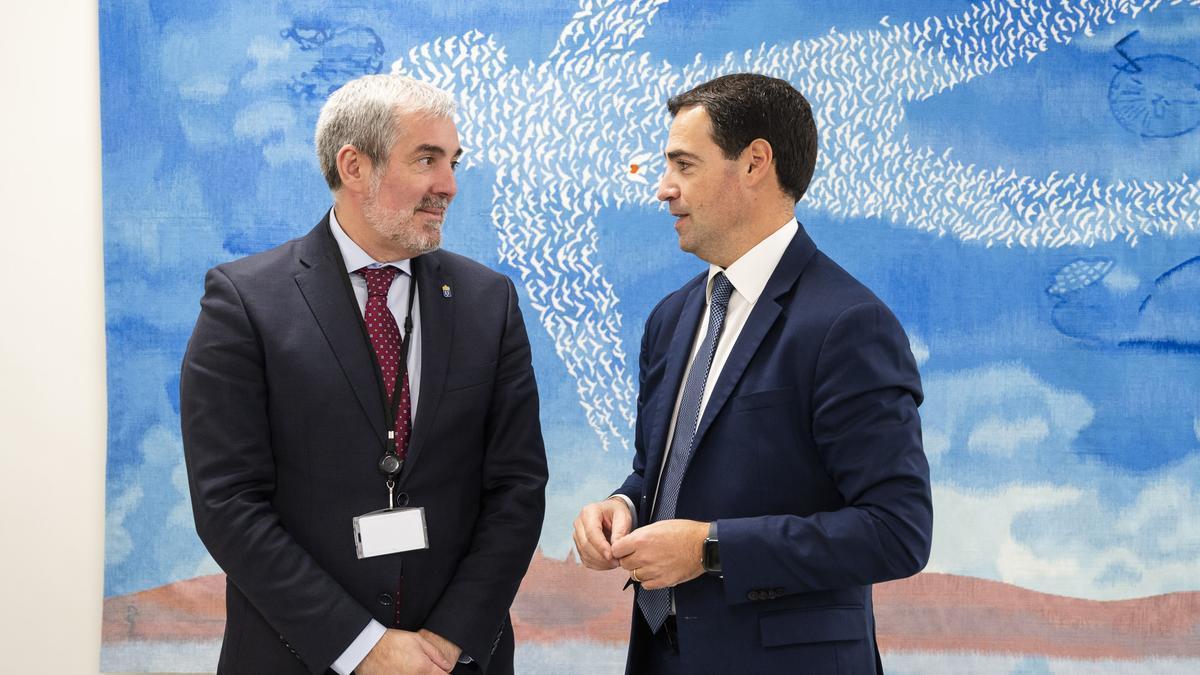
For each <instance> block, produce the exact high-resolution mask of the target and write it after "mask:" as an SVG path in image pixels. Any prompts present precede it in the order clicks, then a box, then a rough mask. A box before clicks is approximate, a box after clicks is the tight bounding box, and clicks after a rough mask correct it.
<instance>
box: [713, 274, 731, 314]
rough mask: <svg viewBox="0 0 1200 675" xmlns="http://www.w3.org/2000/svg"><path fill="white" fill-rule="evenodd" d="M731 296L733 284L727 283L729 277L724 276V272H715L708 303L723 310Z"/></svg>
mask: <svg viewBox="0 0 1200 675" xmlns="http://www.w3.org/2000/svg"><path fill="white" fill-rule="evenodd" d="M732 294H733V283H731V282H730V281H729V277H727V276H725V273H724V272H717V276H715V277H713V287H712V297H711V298H709V303H711V304H712V305H714V306H717V307H721V308H722V309H724V308H725V307H726V306H727V305H728V304H729V296H730V295H732Z"/></svg>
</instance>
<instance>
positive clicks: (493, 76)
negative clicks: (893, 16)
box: [392, 0, 1200, 448]
mask: <svg viewBox="0 0 1200 675" xmlns="http://www.w3.org/2000/svg"><path fill="white" fill-rule="evenodd" d="M665 2H666V0H632V1H630V2H620V1H617V0H581V1H580V3H579V10H578V11H577V12H576V13H575V15H574V16H573V17H572V19H571V20H570V21H569V22H568V23H567V25H566V26H565V27H564V29H563V31H562V33H561V34H560V36H559V39H558V42H557V44H556V45H555V47H554V49H553V50H552V51H551V52H550V54H549V56H548V58H547V60H545V61H542V62H540V63H528V64H526V65H524V66H520V65H512V64H509V63H508V61H507V57H506V55H505V51H504V48H503V47H502V46H501V45H498V44H497V43H496V41H495V40H494V39H493V38H492V37H490V36H487V35H484V34H482V33H480V32H478V31H474V30H473V31H469V32H467V33H465V34H463V35H460V36H451V37H444V38H439V39H437V40H434V41H433V42H430V43H426V44H423V45H420V46H418V47H414V48H413V49H411V50H409V52H408V54H407V56H405V57H403V58H401V59H398V60H397V61H396V62H395V63H394V64H393V65H392V69H393V71H395V72H405V73H411V74H414V75H416V76H418V77H421V78H425V79H428V80H430V81H433V82H436V83H437V84H439V85H440V86H443V87H446V88H447V89H450V90H452V91H454V92H455V94H456V95H457V96H458V97H459V98H460V100H462V101H463V109H464V112H465V113H466V114H465V115H464V117H466V119H467V120H468V121H467V122H466V123H465V124H464V125H463V127H462V133H463V139H464V144H465V145H466V146H467V147H469V148H471V149H472V153H471V155H470V156H469V157H470V159H469V163H471V164H481V163H486V164H488V165H491V166H494V167H495V170H496V183H495V190H494V200H493V211H492V216H493V220H494V224H495V226H496V228H497V230H498V232H499V236H500V256H501V259H502V261H503V262H504V263H506V264H510V265H512V266H513V267H514V268H515V269H517V270H518V271H519V273H520V276H521V280H522V282H523V284H524V286H525V290H526V291H527V292H528V293H529V295H530V298H531V300H532V306H533V307H534V309H535V310H536V311H537V314H538V317H539V319H540V320H541V322H542V325H543V326H544V327H545V328H546V330H547V331H548V332H549V334H550V335H551V336H552V337H553V339H554V343H555V346H556V349H557V352H558V355H559V356H560V358H562V360H563V362H564V363H565V364H566V367H567V370H568V372H570V374H571V375H572V376H573V377H574V378H575V381H576V385H577V391H578V394H579V398H580V403H581V404H582V406H583V407H584V409H585V410H586V413H587V419H588V422H589V424H590V425H591V426H592V427H593V429H594V430H595V431H596V433H597V434H598V435H599V436H600V438H601V441H602V443H603V444H604V446H605V447H606V448H607V447H608V446H609V445H610V444H611V443H612V442H613V441H616V442H617V443H619V444H621V445H622V446H627V441H626V439H627V437H628V436H629V434H630V431H631V428H632V421H633V396H634V394H633V383H632V380H631V378H630V375H629V373H628V372H627V369H626V367H625V348H624V346H623V345H622V344H621V341H620V338H619V333H618V329H619V326H620V324H621V314H620V313H619V311H618V299H617V297H616V296H615V294H614V292H613V287H612V285H611V283H610V282H609V281H608V280H607V279H605V277H604V275H603V270H602V268H601V266H600V265H599V264H598V260H597V254H596V247H597V233H596V227H595V222H594V218H595V216H596V214H597V213H598V212H599V210H600V209H603V208H611V207H619V206H621V205H623V204H637V205H640V206H643V207H648V206H653V205H654V198H653V189H652V187H651V185H652V184H653V183H654V182H655V181H656V180H657V178H658V176H657V174H658V172H659V171H660V170H661V167H662V162H661V159H660V158H659V157H658V149H659V148H661V147H662V145H663V142H662V141H663V137H664V136H663V133H662V131H661V130H662V129H664V128H665V127H666V125H665V124H664V122H665V118H664V115H663V112H662V110H661V103H660V102H661V101H662V100H663V99H664V98H665V97H666V95H667V94H668V93H669V92H676V91H680V90H684V89H687V88H689V87H691V86H693V85H695V84H698V83H699V82H703V81H706V80H709V79H712V78H714V77H716V76H718V75H721V74H725V73H732V72H742V71H754V72H760V73H764V74H768V75H773V76H776V77H780V78H784V79H787V80H788V81H790V82H792V83H793V84H794V85H795V86H796V87H797V88H798V89H800V90H801V91H804V92H805V93H806V94H808V95H809V96H810V98H811V100H812V103H813V107H814V110H815V113H816V117H817V124H818V126H819V128H820V129H821V130H822V136H821V153H822V157H823V158H824V159H823V161H822V163H821V165H820V166H818V168H817V176H816V178H815V179H814V181H813V184H812V187H811V189H810V191H809V194H808V196H807V199H806V201H807V202H808V205H809V208H810V209H815V210H818V211H824V212H827V213H829V214H831V215H834V216H844V217H858V218H861V217H877V218H883V219H886V220H887V221H890V222H892V223H896V224H898V225H903V226H906V227H913V228H917V229H920V230H924V231H927V232H930V233H935V234H937V235H939V236H942V235H946V234H950V235H952V236H954V237H956V238H958V239H960V240H962V241H968V242H970V241H974V242H979V243H982V244H985V245H988V246H991V245H994V244H1003V245H1005V246H1023V247H1062V246H1090V245H1094V244H1096V243H1099V242H1107V241H1113V240H1117V239H1123V240H1125V241H1126V242H1128V243H1129V244H1130V245H1134V244H1136V243H1137V241H1138V239H1139V237H1141V236H1144V235H1153V236H1158V237H1161V236H1174V235H1175V234H1176V233H1177V231H1178V230H1181V229H1182V230H1185V231H1194V230H1195V229H1196V228H1197V225H1198V224H1200V183H1197V182H1195V181H1194V180H1191V179H1189V178H1187V177H1186V176H1181V177H1180V178H1179V179H1178V180H1174V181H1166V182H1155V181H1144V180H1125V181H1119V182H1115V183H1106V182H1103V181H1100V180H1097V179H1095V178H1090V177H1088V176H1087V175H1081V174H1074V173H1065V174H1060V173H1057V172H1055V173H1051V174H1050V175H1049V176H1028V175H1020V174H1018V173H1017V172H1015V171H1013V170H1011V169H1005V168H1003V167H979V166H975V165H967V164H964V163H963V162H961V161H958V160H956V159H955V158H954V157H953V156H952V152H950V151H946V152H944V153H935V151H934V150H932V149H931V148H927V147H913V146H912V145H911V144H910V142H909V139H908V137H907V136H906V135H904V134H902V133H900V132H899V131H898V130H899V129H900V128H901V122H902V121H903V119H904V115H905V106H906V105H908V104H909V103H910V102H913V101H920V100H924V99H928V98H931V97H933V96H936V95H938V94H940V93H942V92H945V91H948V90H950V89H952V88H954V87H957V86H959V85H962V84H964V83H966V82H969V81H971V80H973V79H975V78H977V77H981V76H985V75H989V74H992V73H994V72H997V71H1001V70H1003V69H1005V68H1008V67H1010V66H1012V65H1014V64H1017V63H1023V62H1026V61H1030V60H1032V59H1034V58H1036V57H1037V56H1038V55H1039V54H1042V53H1044V52H1046V51H1048V50H1050V49H1051V48H1053V47H1056V46H1061V45H1065V44H1067V43H1068V42H1070V41H1071V40H1072V38H1074V37H1075V36H1078V35H1080V34H1086V35H1090V34H1091V33H1092V31H1093V30H1094V29H1096V28H1097V27H1100V26H1104V25H1107V24H1110V23H1112V22H1114V21H1115V20H1117V19H1119V18H1123V17H1133V16H1137V15H1138V14H1139V13H1142V12H1149V11H1153V10H1154V9H1155V8H1157V7H1158V6H1159V4H1160V3H1159V2H1158V1H1157V0H1142V1H1140V2H1130V1H1128V0H1107V1H1103V0H1096V1H1086V0H1079V1H1074V2H1071V1H1066V2H1064V1H1060V0H1040V1H1034V2H1022V3H1011V2H1007V1H1005V0H985V1H983V2H979V3H976V4H975V5H973V6H971V8H970V9H969V10H967V11H965V12H963V13H961V14H959V15H955V16H949V17H930V18H928V19H926V20H924V21H921V22H909V23H904V24H903V25H896V26H891V25H887V22H886V20H885V21H884V22H883V25H882V26H881V28H879V29H877V30H870V31H859V32H852V33H841V32H838V31H837V30H836V29H835V30H831V31H830V32H829V33H828V34H827V35H824V36H821V37H819V38H815V39H808V40H799V41H796V42H791V43H786V44H776V45H770V46H768V45H766V44H763V45H761V46H760V47H759V48H758V49H756V50H747V51H746V52H744V53H741V54H733V53H728V54H725V55H724V56H722V57H718V58H715V59H706V58H704V57H703V55H700V54H698V55H697V56H696V58H695V59H694V60H693V61H692V62H691V63H688V64H684V65H676V64H671V63H668V62H666V61H654V60H652V59H651V57H650V55H649V54H647V53H637V52H635V51H632V49H631V47H632V46H633V44H634V43H635V42H636V41H637V40H638V39H639V38H641V37H642V36H643V35H644V33H645V31H646V29H647V27H648V26H649V25H650V23H651V21H652V20H653V19H654V16H655V14H656V13H657V11H658V8H659V7H660V6H662V5H663V4H665ZM1189 4H1191V5H1192V6H1195V7H1200V0H1190V2H1189ZM1147 65H1152V66H1154V68H1153V69H1152V70H1156V71H1157V70H1159V68H1158V65H1159V64H1157V63H1150V64H1147ZM1146 70H1151V68H1146ZM1164 72H1165V71H1164Z"/></svg>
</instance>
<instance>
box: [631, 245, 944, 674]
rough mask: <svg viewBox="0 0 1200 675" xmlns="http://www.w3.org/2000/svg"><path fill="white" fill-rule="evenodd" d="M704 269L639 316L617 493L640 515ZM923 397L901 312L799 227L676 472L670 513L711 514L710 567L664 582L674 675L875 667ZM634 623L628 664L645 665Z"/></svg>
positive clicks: (916, 517) (910, 487)
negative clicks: (635, 393)
mask: <svg viewBox="0 0 1200 675" xmlns="http://www.w3.org/2000/svg"><path fill="white" fill-rule="evenodd" d="M705 281H706V276H705V275H701V276H698V277H696V278H695V279H693V280H691V281H690V282H688V283H687V284H686V285H685V286H684V287H683V288H681V289H679V290H678V291H675V292H674V293H672V294H671V295H668V296H667V297H666V298H665V299H664V300H663V301H662V302H660V303H659V305H658V306H657V307H655V309H654V310H653V311H652V312H651V314H650V317H649V319H648V320H647V321H646V329H645V334H644V336H643V338H642V348H641V362H640V366H641V372H640V393H639V397H638V421H637V427H636V446H637V454H636V456H635V459H634V463H633V472H632V473H631V474H630V475H629V477H628V478H627V479H626V481H625V483H624V485H622V486H621V488H620V489H619V490H618V492H619V493H620V494H623V495H625V496H627V497H629V498H630V499H631V500H632V501H633V503H634V504H636V505H638V522H639V523H647V522H649V519H650V513H649V510H650V506H651V504H653V503H654V497H655V495H654V491H655V486H656V485H657V483H658V477H659V476H658V474H659V471H660V468H661V466H662V460H663V452H664V449H665V445H666V438H667V431H668V426H669V425H670V421H671V412H672V409H673V407H674V403H675V398H676V395H677V393H678V391H679V387H680V386H681V381H682V377H683V373H684V369H685V367H686V358H687V355H688V353H689V351H690V347H691V345H692V342H693V339H694V337H695V333H696V330H697V327H698V325H699V321H700V318H701V315H702V314H703V311H704V288H705ZM921 398H922V394H921V383H920V377H919V375H918V373H917V368H916V364H915V362H914V360H913V356H912V352H911V351H910V349H909V344H908V339H907V337H906V336H905V334H904V331H903V329H902V328H901V327H900V324H899V323H898V322H897V321H896V319H895V317H894V316H893V315H892V313H891V312H890V311H889V310H888V308H887V307H886V306H885V305H884V304H883V302H881V301H880V300H879V299H878V298H876V297H875V296H874V295H873V294H872V293H871V292H870V291H869V290H868V289H867V288H866V287H864V286H863V285H862V284H861V283H859V282H858V281H857V280H855V279H854V278H853V277H852V276H850V274H849V273H847V272H846V271H845V270H843V269H842V268H840V267H839V266H838V265H837V264H835V263H834V262H833V261H832V260H830V259H829V258H827V257H826V256H825V255H824V254H822V253H821V252H820V251H818V250H817V248H816V246H815V245H814V244H813V241H812V239H810V238H809V236H808V235H807V234H806V233H805V231H804V229H803V227H801V228H800V230H799V231H798V232H797V233H796V236H795V238H794V239H793V240H792V242H791V244H790V245H789V246H788V248H787V251H786V252H785V253H784V255H783V258H782V259H781V260H780V262H779V265H778V266H777V268H776V269H775V272H774V274H773V275H772V276H771V278H770V281H769V282H768V283H767V286H766V289H765V291H764V292H763V294H762V296H761V297H760V298H759V300H758V302H757V304H756V305H755V307H754V309H753V311H752V312H751V313H750V316H749V318H748V319H747V321H746V324H745V326H744V328H743V329H742V332H741V334H740V336H739V337H738V339H737V342H736V343H735V344H734V346H733V350H732V351H731V352H730V354H729V357H728V360H727V361H726V363H725V366H724V368H723V370H722V371H721V373H720V376H719V378H718V380H717V383H716V386H715V388H714V389H713V392H712V395H711V397H710V399H709V401H708V404H707V406H706V407H705V409H704V414H703V416H702V417H701V420H700V423H699V427H698V430H697V432H696V439H697V440H696V446H695V450H694V452H693V454H692V457H691V460H690V462H689V465H688V467H687V471H686V473H685V475H684V478H683V483H682V486H681V491H680V495H679V504H678V507H677V512H676V517H678V518H686V519H692V520H700V521H714V520H715V521H718V530H719V540H720V554H721V562H722V566H723V575H724V578H723V579H718V578H716V577H714V576H709V575H703V576H701V577H699V578H697V579H695V580H693V581H690V582H687V583H684V584H681V585H680V586H677V587H676V588H675V602H676V609H677V618H678V629H679V643H680V654H681V657H682V659H683V664H684V667H685V670H686V672H688V673H731V672H747V673H785V672H812V673H826V672H831V673H832V672H845V673H856V674H857V673H872V672H876V670H877V669H878V667H879V666H878V665H877V664H878V660H877V659H878V653H877V649H876V645H875V637H874V627H875V622H874V616H873V613H872V605H871V584H874V583H877V582H882V581H887V580H890V579H897V578H901V577H906V576H910V575H912V574H915V573H916V572H918V571H920V570H921V569H922V568H923V567H924V566H925V562H926V560H927V559H928V555H929V548H930V538H931V531H932V526H933V513H932V504H931V499H930V490H929V466H928V463H927V462H926V459H925V454H924V452H923V450H922V447H921V423H920V418H919V416H918V414H917V406H918V405H919V404H920V402H921ZM637 611H638V609H637V606H636V604H635V605H634V612H637ZM639 625H642V626H644V624H640V622H639V621H638V620H637V619H636V616H635V620H634V631H633V635H632V637H631V641H630V662H629V670H630V672H644V670H642V669H641V667H640V664H642V663H643V662H644V661H643V659H644V650H645V649H646V647H647V641H648V640H649V639H650V637H649V635H648V631H646V630H644V628H643V629H642V630H639V629H638V626H639Z"/></svg>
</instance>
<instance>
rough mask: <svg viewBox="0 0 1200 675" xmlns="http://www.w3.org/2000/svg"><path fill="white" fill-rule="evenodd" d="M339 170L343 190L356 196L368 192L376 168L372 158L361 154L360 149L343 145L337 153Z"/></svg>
mask: <svg viewBox="0 0 1200 675" xmlns="http://www.w3.org/2000/svg"><path fill="white" fill-rule="evenodd" d="M337 169H338V175H339V176H341V178H342V187H343V189H345V190H348V191H350V192H353V193H356V194H357V193H361V194H366V193H367V192H368V190H369V186H370V184H371V172H372V171H373V170H374V166H373V165H372V164H371V160H370V158H368V157H367V156H366V155H364V154H363V153H361V152H359V151H358V148H356V147H354V146H353V145H343V146H342V148H341V149H340V150H338V153H337Z"/></svg>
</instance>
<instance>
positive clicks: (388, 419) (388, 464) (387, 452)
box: [333, 242, 417, 493]
mask: <svg viewBox="0 0 1200 675" xmlns="http://www.w3.org/2000/svg"><path fill="white" fill-rule="evenodd" d="M334 249H335V250H334V251H333V257H334V259H335V260H336V261H337V265H338V268H339V269H340V270H341V272H342V282H343V287H344V288H345V290H346V294H347V295H348V296H349V299H350V300H351V302H353V303H354V307H356V308H357V307H358V298H357V297H356V296H355V295H354V286H353V285H352V284H351V283H350V272H349V270H347V269H346V260H345V259H344V258H343V257H342V253H341V250H340V249H337V245H336V242H335V243H334ZM400 273H401V274H403V273H404V271H403V270H400ZM416 294H417V277H416V275H415V274H412V275H409V284H408V308H407V310H406V312H405V314H404V338H403V339H402V340H401V343H400V363H399V367H398V368H397V369H396V382H395V386H393V387H392V396H391V397H390V399H389V397H388V394H387V387H386V386H385V384H384V382H383V369H382V368H381V367H380V366H379V359H378V358H376V356H375V347H374V346H373V345H372V344H371V336H370V334H368V333H367V324H366V321H365V320H364V319H363V316H362V313H361V312H360V313H359V317H358V318H359V321H358V327H359V330H360V332H361V334H362V338H363V342H365V343H366V345H367V353H368V354H370V355H371V363H372V364H373V365H374V366H375V368H374V369H373V370H374V373H375V382H376V384H377V385H378V387H379V398H380V400H381V401H383V419H384V424H385V425H386V426H385V427H384V428H385V429H386V430H387V440H386V441H385V442H384V453H383V456H382V457H380V458H379V471H380V472H381V473H383V474H384V475H385V476H387V483H388V491H389V493H390V492H391V490H392V489H393V488H394V487H395V483H396V477H397V476H399V475H400V472H401V471H402V470H403V469H404V460H403V459H401V458H400V455H399V454H397V452H396V417H397V416H398V414H399V412H400V391H401V386H402V385H403V383H404V376H405V375H407V374H408V347H409V344H410V338H412V328H413V322H412V310H413V301H414V299H415V298H416Z"/></svg>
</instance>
